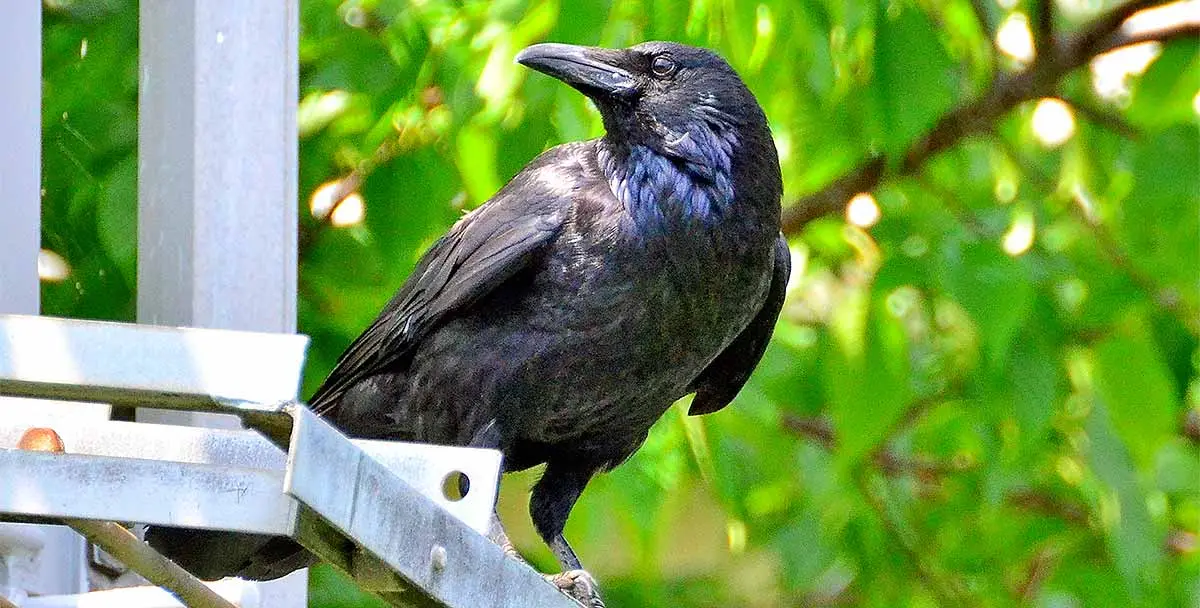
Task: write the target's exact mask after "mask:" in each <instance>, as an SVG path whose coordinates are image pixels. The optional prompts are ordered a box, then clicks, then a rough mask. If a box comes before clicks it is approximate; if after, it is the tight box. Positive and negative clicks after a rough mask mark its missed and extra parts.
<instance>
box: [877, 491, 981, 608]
mask: <svg viewBox="0 0 1200 608" xmlns="http://www.w3.org/2000/svg"><path fill="white" fill-rule="evenodd" d="M854 481H855V484H856V485H857V486H858V489H859V491H860V492H862V495H863V498H864V499H865V500H866V503H867V505H868V506H870V507H871V510H873V511H875V516H876V517H878V518H879V521H880V523H882V524H883V529H884V531H885V532H887V534H888V535H889V536H891V537H892V539H893V540H894V541H895V544H896V546H898V547H899V548H900V550H901V551H902V552H903V553H904V554H905V555H906V556H907V557H908V560H909V562H911V564H912V566H913V571H914V572H915V573H916V575H917V578H918V579H919V580H920V581H921V583H922V584H924V586H925V588H926V589H928V590H929V592H930V593H931V594H933V596H934V597H935V598H937V603H938V605H940V606H961V605H964V604H966V599H965V598H964V597H963V593H962V589H961V586H960V585H957V584H955V582H953V581H950V580H943V577H942V576H941V575H940V574H939V573H938V572H937V571H936V570H934V568H933V567H932V566H930V564H929V563H928V560H926V559H925V557H924V556H923V555H921V552H920V551H919V550H918V548H917V546H918V545H917V542H916V540H915V539H913V538H911V537H910V535H909V534H907V533H906V532H905V530H904V529H903V528H902V527H901V526H900V524H899V523H898V522H896V521H895V520H894V519H893V518H892V516H891V514H890V513H888V508H887V504H886V503H885V502H884V500H883V498H882V497H881V496H879V494H877V493H876V492H875V491H874V490H873V489H872V488H871V483H870V479H869V478H868V472H867V470H866V469H859V471H858V472H857V473H856V474H855V475H854Z"/></svg>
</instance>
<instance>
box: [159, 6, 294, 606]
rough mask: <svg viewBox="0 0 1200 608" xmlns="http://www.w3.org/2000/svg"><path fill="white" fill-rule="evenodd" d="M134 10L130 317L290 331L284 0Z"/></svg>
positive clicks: (202, 417)
mask: <svg viewBox="0 0 1200 608" xmlns="http://www.w3.org/2000/svg"><path fill="white" fill-rule="evenodd" d="M139 12H140V26H139V36H140V61H141V65H140V82H139V112H138V212H139V221H138V320H139V321H140V322H143V323H154V324H165V325H188V326H196V327H213V328H227V329H249V330H259V331H272V332H293V331H295V326H296V325H295V324H296V320H295V317H296V263H297V257H296V256H297V254H296V236H297V232H296V231H297V201H296V196H297V195H296V187H297V186H296V162H297V159H296V145H297V135H296V102H297V79H298V63H297V57H296V44H297V36H298V29H299V25H298V9H297V0H282V1H275V2H248V1H244V0H143V1H142V2H141V3H140V5H139ZM138 419H139V420H145V421H158V422H174V423H191V424H204V425H206V426H212V425H214V424H215V425H221V426H232V424H236V421H234V422H233V423H232V424H231V422H230V421H229V419H226V420H225V421H223V422H219V421H215V420H214V419H213V417H212V415H206V414H182V413H174V412H153V411H151V412H144V413H139V417H138ZM263 593H264V595H263V605H266V606H279V607H280V608H290V607H293V606H295V607H298V606H303V605H304V603H305V577H304V576H303V575H299V576H291V577H288V578H286V579H284V581H283V582H282V584H275V585H270V586H265V587H264V588H263Z"/></svg>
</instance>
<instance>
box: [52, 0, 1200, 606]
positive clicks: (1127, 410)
mask: <svg viewBox="0 0 1200 608" xmlns="http://www.w3.org/2000/svg"><path fill="white" fill-rule="evenodd" d="M1142 4H1143V5H1148V4H1153V3H1145V2H1143V3H1142ZM1050 6H1052V5H1051V4H1050V3H1048V2H1040V3H1025V2H1023V0H1017V1H1016V3H1015V6H1013V7H1012V8H1008V9H1006V8H1001V6H1000V5H998V4H994V3H992V2H990V0H976V1H974V2H970V1H967V0H928V1H925V0H922V1H906V0H896V1H893V2H887V1H882V0H881V1H880V2H869V1H868V2H843V1H841V0H762V1H754V0H693V1H691V2H686V1H668V0H644V1H627V2H557V1H534V2H523V1H518V0H503V1H499V2H478V1H467V2H451V1H446V0H422V1H419V2H411V3H410V2H399V1H388V0H378V1H370V0H363V1H360V2H354V1H347V2H335V1H329V0H304V1H302V2H301V15H300V22H301V37H300V95H301V99H300V110H299V121H300V125H299V128H300V136H301V140H300V197H301V200H300V203H301V208H302V212H301V218H300V223H301V239H300V240H301V251H300V260H301V262H300V263H301V268H300V289H299V292H300V301H299V325H300V331H302V332H304V333H307V334H309V335H311V336H312V337H313V349H312V354H311V358H310V361H309V366H308V373H307V376H306V382H305V385H306V393H307V392H308V391H311V390H312V389H313V388H314V387H315V386H316V384H317V383H318V382H319V381H320V379H321V378H322V376H323V374H324V373H325V372H326V371H327V370H328V369H329V368H330V366H331V365H332V364H333V362H334V361H335V360H336V357H337V356H338V354H339V353H340V352H341V349H342V348H344V347H345V346H346V344H347V343H348V342H349V341H350V340H351V339H352V338H353V337H354V336H355V335H356V334H357V333H358V332H359V331H360V330H361V329H362V328H363V327H365V325H366V324H367V323H368V322H369V321H370V320H371V318H372V317H373V316H374V314H375V312H376V311H377V310H378V308H379V307H380V306H381V305H382V303H383V302H384V301H385V300H386V299H387V298H388V297H389V295H390V294H391V293H392V292H393V291H394V290H395V289H396V288H397V287H398V286H399V285H400V284H401V283H402V282H403V281H404V279H405V277H406V275H407V273H408V272H409V271H410V270H411V268H412V267H413V264H414V263H415V261H416V260H417V258H418V257H419V256H420V254H421V253H422V251H424V250H425V248H427V247H428V246H429V245H430V243H432V241H433V240H434V239H436V238H437V237H438V236H439V235H440V234H441V233H442V232H444V231H445V230H446V228H447V227H448V226H449V225H450V224H451V223H453V222H454V220H455V219H456V218H457V217H459V216H460V215H461V213H462V212H463V210H465V209H470V208H472V207H474V206H476V205H478V204H480V203H481V202H483V201H484V200H486V199H487V198H488V196H489V195H490V194H491V193H492V192H494V191H495V190H496V189H497V188H498V187H499V186H500V185H501V184H503V183H504V181H505V180H507V179H508V178H509V177H511V176H512V175H513V174H514V173H516V172H517V171H518V170H520V168H521V167H522V166H523V165H524V164H525V163H526V162H528V160H529V159H531V158H532V157H533V156H535V155H536V154H537V153H538V152H540V151H541V150H543V149H544V148H546V147H548V146H550V145H553V144H556V143H559V142H562V141H570V140H578V139H583V138H588V137H594V136H597V135H599V134H601V133H602V126H601V124H600V121H599V118H598V115H597V114H596V112H595V111H594V109H592V108H591V107H590V106H589V104H588V103H587V102H585V101H584V99H583V98H582V97H581V96H580V95H579V94H577V93H576V92H574V91H572V90H570V89H569V88H568V87H565V86H563V85H561V84H559V83H557V82H555V81H553V80H551V79H549V78H546V77H543V76H540V75H536V74H532V73H531V72H529V71H528V70H525V69H524V68H521V67H520V66H517V65H514V64H513V62H512V58H513V55H514V54H515V53H516V52H517V51H518V50H520V49H521V48H522V47H524V46H526V45H528V44H531V43H534V42H540V41H547V40H552V41H560V42H573V43H582V44H599V45H604V46H626V45H630V44H633V43H636V42H640V41H642V40H646V39H669V40H678V41H682V42H688V43H692V44H697V45H703V46H708V47H710V48H714V49H716V50H718V51H720V52H721V53H722V54H724V55H725V56H726V57H727V58H728V59H729V61H730V63H731V64H732V65H733V66H734V67H735V68H736V69H737V70H738V71H739V72H740V73H741V74H742V75H743V76H744V78H745V80H746V82H747V84H748V85H749V86H750V88H751V89H752V90H753V91H754V92H755V94H756V95H757V96H758V98H759V100H760V101H761V103H762V105H763V107H764V108H765V110H766V112H767V115H768V116H769V118H770V122H771V127H772V130H773V131H774V134H775V138H776V143H777V146H778V148H779V151H780V156H781V161H782V165H783V174H784V182H785V184H786V190H787V194H786V195H785V201H784V202H785V205H788V206H789V210H788V212H787V213H788V217H789V218H790V223H789V230H788V232H789V234H788V236H789V238H790V241H791V245H792V250H793V255H794V259H795V264H794V272H793V274H794V278H793V285H792V286H791V289H790V291H789V298H788V304H787V307H786V308H785V310H784V313H783V315H782V318H781V321H780V323H779V326H778V328H777V330H776V333H775V339H774V341H773V342H772V344H771V347H770V349H769V351H768V353H767V355H766V357H765V358H764V360H763V362H762V364H761V365H760V366H759V369H758V371H757V373H756V374H755V376H754V378H753V379H752V380H751V382H750V384H749V385H748V386H747V388H746V389H745V390H743V391H742V393H741V395H740V396H739V397H738V399H737V400H736V402H735V403H734V404H733V405H732V406H731V407H729V408H727V409H725V410H723V411H722V412H720V413H718V414H715V415H711V416H706V417H703V418H688V417H686V416H685V415H684V411H685V405H686V404H681V405H677V406H676V407H675V408H673V409H672V410H671V411H669V412H668V413H667V415H666V416H664V418H663V419H662V420H661V421H660V422H659V424H658V425H657V426H656V427H655V429H654V431H653V433H652V434H651V437H650V439H649V440H648V441H647V443H646V445H645V446H644V447H643V448H642V450H641V451H640V452H639V453H638V454H637V455H636V456H635V457H634V458H633V459H632V460H631V461H629V462H628V463H626V464H625V465H624V466H622V467H620V468H619V469H617V470H616V471H615V472H613V473H611V474H608V475H605V476H602V477H600V478H598V479H596V480H595V481H594V482H593V483H592V485H591V486H590V487H589V489H588V491H587V492H586V493H585V494H584V497H583V499H582V500H581V502H580V504H579V506H578V507H577V508H576V510H575V512H574V514H573V516H572V518H571V520H570V523H569V525H568V527H567V536H568V538H569V539H571V540H572V541H573V543H574V544H575V546H576V548H577V549H578V551H579V553H580V555H581V558H582V559H583V561H584V563H585V564H586V565H587V566H588V567H589V568H590V569H591V570H592V572H593V573H594V574H595V575H597V577H598V578H599V579H600V581H601V582H602V586H603V589H604V591H605V593H606V599H607V600H608V603H609V606H610V607H612V608H622V607H626V606H679V607H701V606H705V607H708V606H712V607H717V606H747V607H775V606H780V607H782V606H936V605H947V606H950V605H967V606H1008V605H1033V606H1054V607H1058V606H1062V607H1073V606H1087V607H1092V606H1130V605H1141V606H1200V574H1198V573H1200V557H1198V556H1197V551H1196V547H1197V540H1196V534H1197V531H1198V529H1200V456H1198V449H1200V379H1198V367H1200V355H1198V354H1197V335H1198V332H1200V317H1198V313H1197V310H1198V305H1200V297H1198V284H1200V283H1198V281H1200V236H1198V226H1200V182H1198V179H1200V178H1198V174H1200V137H1198V135H1197V129H1196V120H1197V115H1196V109H1195V107H1196V104H1197V101H1196V98H1195V96H1196V94H1197V89H1198V88H1200V59H1198V54H1197V50H1198V47H1197V42H1196V40H1197V39H1196V35H1195V33H1194V32H1193V33H1192V34H1190V35H1189V36H1182V37H1176V38H1175V39H1174V40H1173V41H1172V42H1170V43H1168V44H1165V45H1163V46H1162V48H1161V53H1160V54H1159V55H1158V57H1157V59H1156V60H1154V61H1153V62H1152V63H1151V64H1150V65H1149V67H1148V68H1147V69H1146V70H1145V72H1144V73H1142V74H1141V75H1137V74H1135V75H1132V76H1130V77H1129V79H1128V82H1127V85H1128V90H1127V91H1125V92H1124V93H1122V94H1119V95H1117V96H1115V97H1108V98H1106V97H1101V96H1099V95H1097V94H1096V93H1095V91H1094V88H1093V86H1092V77H1091V72H1090V69H1089V66H1088V63H1087V62H1088V59H1089V58H1090V57H1091V56H1092V55H1094V54H1095V53H1097V52H1099V51H1100V50H1103V48H1104V47H1103V43H1104V41H1103V40H1101V41H1099V42H1097V41H1091V42H1089V43H1088V44H1083V42H1080V43H1079V45H1077V46H1074V47H1073V46H1070V44H1068V43H1069V42H1071V41H1077V42H1078V41H1081V40H1083V36H1084V35H1085V33H1086V32H1089V31H1093V30H1090V29H1089V28H1093V27H1094V26H1095V25H1096V24H1098V23H1100V22H1101V21H1103V15H1104V14H1105V11H1106V10H1108V8H1110V7H1111V5H1110V4H1109V3H1107V2H1103V1H1101V2H1090V3H1079V2H1064V3H1063V4H1061V5H1053V6H1052V8H1053V9H1054V10H1053V11H1048V9H1047V7H1050ZM45 7H46V12H45V17H44V19H45V24H44V45H45V57H44V61H45V70H44V74H45V78H44V85H45V91H44V92H45V100H44V111H43V155H44V156H43V158H44V160H43V162H44V176H43V182H44V188H45V196H44V200H43V246H44V247H45V248H47V249H49V250H51V251H53V252H55V253H57V254H58V255H60V256H62V258H64V259H65V261H66V262H67V264H68V265H69V267H70V275H69V277H68V278H67V279H66V280H63V281H59V282H50V281H47V282H44V283H43V291H42V296H43V312H44V313H46V314H52V315H64V316H73V317H85V318H98V319H115V320H132V319H133V318H134V308H135V301H134V289H135V282H136V281H135V277H136V272H135V264H136V230H135V225H136V224H135V222H136V217H135V216H136V175H137V160H136V135H137V116H136V94H137V93H136V86H137V48H136V47H137V7H136V3H135V2H133V1H131V0H93V1H84V0H77V1H67V0H56V1H53V2H50V1H47V2H46V3H45ZM1018 12H1019V13H1022V14H1027V15H1031V16H1032V17H1031V18H1030V20H1029V21H1030V22H1031V23H1033V24H1034V27H1033V29H1034V30H1035V33H1034V38H1035V40H1036V41H1037V46H1038V48H1039V51H1041V52H1039V55H1038V57H1037V58H1035V59H1034V60H1033V61H1032V64H1031V65H1030V66H1024V65H1022V64H1021V63H1020V62H1019V61H1017V60H1014V59H1011V58H1009V57H1007V56H1005V55H1003V54H1001V53H999V52H998V51H997V50H996V46H995V45H994V43H993V38H994V33H995V31H996V30H997V28H998V27H999V26H1000V25H1001V23H1003V22H1005V20H1006V19H1008V18H1009V17H1010V16H1011V14H1013V13H1018ZM1039 15H1046V16H1047V17H1048V18H1047V19H1045V20H1043V19H1040V18H1038V16H1039ZM1117 22H1118V23H1119V20H1118V21H1117ZM1038 24H1045V25H1046V27H1045V28H1043V27H1040V26H1039V25H1038ZM1101 31H1102V33H1105V34H1111V33H1112V32H1113V31H1115V24H1112V25H1110V26H1108V27H1107V29H1103V28H1102V30H1101ZM1106 39H1107V38H1106ZM85 40H86V49H87V52H86V54H83V53H81V52H80V51H81V46H82V45H83V44H84V41H85ZM1054 41H1057V43H1058V44H1059V45H1060V46H1059V47H1056V48H1060V49H1066V50H1067V51H1072V50H1073V53H1074V54H1073V55H1072V54H1071V53H1066V55H1065V56H1064V55H1063V54H1059V53H1054V52H1049V50H1050V48H1051V45H1052V44H1053V43H1054ZM1023 69H1024V70H1027V71H1025V72H1022V70H1023ZM1021 74H1024V76H1026V77H1028V78H1029V80H1028V81H1029V82H1030V83H1032V84H1031V85H1030V86H1029V87H1027V88H1025V89H1021V90H1020V91H1019V94H1018V95H1016V96H1015V97H1013V96H1010V97H1004V96H1003V95H992V94H989V91H993V92H995V91H1009V92H1011V91H1017V90H1018V88H1017V87H1016V85H1013V84H1012V83H1013V82H1014V81H1017V80H1019V78H1020V75H1021ZM1018 84H1019V82H1018ZM993 86H996V87H1000V88H999V89H993V88H991V87H993ZM1005 87H1008V88H1005ZM1049 95H1053V96H1058V97H1060V98H1062V99H1064V100H1066V102H1067V103H1068V104H1069V105H1070V106H1071V107H1072V108H1073V109H1074V112H1075V132H1074V135H1073V137H1071V138H1070V139H1069V140H1068V141H1066V142H1065V143H1063V144H1062V145H1060V146H1057V147H1050V146H1047V145H1044V144H1042V143H1040V142H1039V141H1038V139H1037V137H1036V136H1035V135H1036V134H1035V132H1034V130H1033V128H1032V115H1033V110H1034V107H1035V105H1036V100H1037V99H1038V98H1039V97H1042V96H1049ZM980 100H982V101H980ZM956 109H960V111H958V112H956ZM962 109H965V110H962ZM963 112H965V114H964V113H963ZM971 112H975V113H973V114H972V113H971ZM946 116H949V117H950V119H949V122H946V121H943V118H944V117H946ZM964 116H965V117H966V118H965V119H963V117H964ZM955 117H958V118H957V119H956V118H955ZM959 119H961V120H959ZM955 120H958V122H955ZM964 126H965V127H967V128H963V127H964ZM928 134H932V135H933V136H934V137H933V139H925V138H926V136H927V135H928ZM939 137H940V138H942V139H943V140H944V141H942V140H938V138H939ZM930 141H934V142H935V143H938V142H940V143H938V145H937V146H935V147H936V149H937V150H939V151H940V153H938V154H928V153H923V152H922V150H926V151H927V150H928V148H929V146H928V145H927V144H929V142H930ZM942 148H945V149H944V150H943V149H942ZM846 175H851V176H858V177H860V178H865V179H866V181H858V182H856V183H854V184H852V185H849V186H846V187H845V188H840V189H839V186H838V185H837V183H835V182H836V180H838V179H839V178H840V177H842V176H846ZM346 178H349V179H351V180H361V181H359V182H357V183H358V185H359V187H358V188H357V189H356V190H357V192H358V193H359V194H360V195H361V197H362V199H363V200H364V201H365V212H366V215H365V220H364V221H363V222H362V223H361V224H357V225H353V226H348V227H337V226H332V225H330V223H329V222H328V221H326V220H322V219H319V218H315V217H314V216H313V215H312V214H311V213H310V212H309V209H308V207H309V201H310V199H311V197H312V195H313V193H314V191H316V190H317V189H318V188H319V187H320V186H321V185H323V184H328V183H330V182H332V181H335V180H340V179H346ZM351 183H355V182H353V181H352V182H351ZM830 184H833V185H834V186H833V187H831V186H830ZM858 190H870V191H872V192H873V194H874V196H875V200H876V201H877V205H878V208H879V209H880V210H881V212H882V217H881V219H880V220H879V222H878V223H877V224H875V225H874V226H872V227H869V228H865V229H864V228H860V227H856V226H853V225H850V224H849V223H848V222H847V221H846V220H845V219H844V218H843V214H842V211H843V209H844V206H845V203H846V200H847V199H848V198H849V196H850V195H852V194H854V193H855V192H856V191H858ZM1029 230H1032V231H1033V232H1032V236H1033V240H1032V243H1031V244H1030V245H1029V246H1028V247H1027V248H1021V247H1017V248H1016V249H1021V251H1018V252H1014V253H1010V252H1008V251H1006V250H1005V248H1004V246H1003V245H1004V243H1005V240H1006V237H1007V238H1009V239H1016V240H1020V239H1019V238H1016V237H1014V236H1013V235H1014V234H1017V235H1018V236H1019V235H1020V233H1021V232H1022V231H1024V232H1025V233H1026V234H1028V231H1029ZM265 263H270V261H266V262H265ZM535 475H536V473H534V474H521V475H516V476H512V477H510V478H508V479H507V480H506V481H505V484H504V488H503V496H502V511H503V514H504V517H505V519H506V520H507V521H508V522H509V527H510V531H511V532H513V533H514V536H515V540H516V542H517V544H518V546H519V547H520V548H521V549H522V550H523V551H524V552H525V554H526V555H527V556H528V557H529V558H530V559H531V560H532V561H533V562H534V563H535V564H536V565H538V566H539V567H542V568H543V569H546V570H549V569H552V568H553V560H552V559H551V558H550V555H549V553H548V551H547V550H546V549H545V548H544V547H543V546H542V545H541V544H540V542H538V541H537V539H536V537H535V535H534V534H533V533H532V528H531V527H530V525H529V522H528V517H527V515H526V514H525V501H526V495H527V491H528V489H529V487H530V486H531V485H532V483H533V481H534V480H535V479H536V476H535ZM312 581H313V582H312V598H313V599H312V603H313V605H314V606H322V607H334V606H366V605H370V602H371V600H369V599H368V598H365V597H357V596H354V595H352V589H351V588H350V587H348V586H347V583H346V582H345V581H344V580H342V579H340V578H339V577H338V576H336V575H334V574H333V573H331V572H330V571H328V570H327V569H323V568H318V569H316V570H314V572H313V577H312Z"/></svg>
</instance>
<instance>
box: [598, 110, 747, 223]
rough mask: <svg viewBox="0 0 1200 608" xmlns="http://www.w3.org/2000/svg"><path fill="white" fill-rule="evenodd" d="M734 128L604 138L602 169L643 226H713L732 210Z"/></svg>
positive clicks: (704, 126)
mask: <svg viewBox="0 0 1200 608" xmlns="http://www.w3.org/2000/svg"><path fill="white" fill-rule="evenodd" d="M737 148H738V141H737V136H736V133H735V132H734V131H733V130H732V129H714V128H712V127H711V126H710V125H707V124H700V125H693V126H691V127H690V128H689V129H688V130H686V131H682V132H670V131H668V132H667V133H666V135H665V136H664V137H662V138H661V140H659V141H658V142H657V143H656V144H653V145H652V144H646V143H636V142H634V143H631V142H623V141H622V142H616V141H612V140H611V139H610V138H604V139H602V140H600V142H599V160H600V165H601V170H602V171H603V172H604V175H605V177H606V178H607V180H608V184H609V187H611V188H612V192H613V194H614V195H616V197H617V199H619V200H620V201H621V203H622V204H623V205H624V206H625V208H626V210H627V211H628V212H629V214H630V217H631V219H632V220H633V221H634V223H635V224H636V225H637V226H638V227H639V228H640V229H644V230H656V229H658V230H666V229H669V227H670V226H672V225H677V224H680V223H682V224H684V225H693V224H697V223H699V224H701V225H705V226H710V227H711V226H713V225H715V224H717V223H719V221H720V220H721V218H722V217H723V216H725V215H726V214H727V213H730V212H732V211H733V210H732V209H730V207H731V206H732V205H733V203H734V185H733V155H734V153H735V151H736V150H737Z"/></svg>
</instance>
